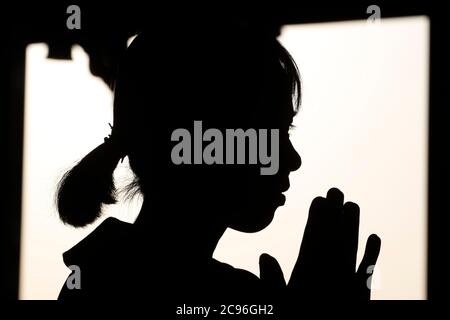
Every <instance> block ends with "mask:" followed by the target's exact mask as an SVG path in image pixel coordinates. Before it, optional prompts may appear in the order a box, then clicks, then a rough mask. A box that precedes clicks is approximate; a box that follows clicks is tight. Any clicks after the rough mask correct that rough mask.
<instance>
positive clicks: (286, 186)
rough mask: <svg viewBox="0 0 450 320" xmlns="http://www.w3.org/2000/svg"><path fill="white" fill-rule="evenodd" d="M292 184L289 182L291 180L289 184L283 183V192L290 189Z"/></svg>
mask: <svg viewBox="0 0 450 320" xmlns="http://www.w3.org/2000/svg"><path fill="white" fill-rule="evenodd" d="M290 186H291V185H290V184H289V182H288V183H287V184H285V185H283V186H282V187H281V192H285V191H288V190H289V188H290Z"/></svg>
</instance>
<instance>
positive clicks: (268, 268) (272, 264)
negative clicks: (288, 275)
mask: <svg viewBox="0 0 450 320" xmlns="http://www.w3.org/2000/svg"><path fill="white" fill-rule="evenodd" d="M259 273H260V278H261V280H262V281H263V282H264V283H265V284H266V285H267V286H268V288H270V289H283V288H284V287H286V281H285V279H284V275H283V271H282V270H281V267H280V265H279V264H278V261H277V260H276V259H275V258H274V257H272V256H270V255H268V254H267V253H263V254H262V255H261V256H260V257H259Z"/></svg>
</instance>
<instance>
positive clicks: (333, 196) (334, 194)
mask: <svg viewBox="0 0 450 320" xmlns="http://www.w3.org/2000/svg"><path fill="white" fill-rule="evenodd" d="M327 199H328V201H329V202H330V204H331V205H332V206H334V207H342V205H343V204H344V194H343V193H342V191H341V190H339V189H338V188H331V189H330V190H328V193H327Z"/></svg>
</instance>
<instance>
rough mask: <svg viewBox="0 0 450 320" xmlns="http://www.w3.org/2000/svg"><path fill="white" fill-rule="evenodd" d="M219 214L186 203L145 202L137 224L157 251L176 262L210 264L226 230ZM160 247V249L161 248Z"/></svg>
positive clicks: (162, 200) (172, 201) (153, 198)
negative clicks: (180, 260) (176, 260)
mask: <svg viewBox="0 0 450 320" xmlns="http://www.w3.org/2000/svg"><path fill="white" fill-rule="evenodd" d="M219 216H220V214H219V212H211V210H210V209H207V208H202V207H201V206H200V205H197V206H196V205H195V204H192V203H186V202H185V201H174V200H173V199H170V201H164V199H162V198H157V197H152V199H147V200H146V199H145V197H144V202H143V205H142V209H141V212H140V213H139V216H138V218H137V220H136V222H135V225H136V227H137V228H138V229H139V230H140V231H141V234H142V235H143V236H144V238H145V239H146V240H150V243H151V244H152V246H156V247H157V248H155V249H156V251H154V252H159V253H160V254H162V255H167V254H168V255H169V256H170V257H172V258H175V259H189V260H190V261H204V262H206V261H209V260H210V259H211V258H212V255H213V253H214V250H215V248H216V246H217V243H218V242H219V240H220V238H221V237H222V235H223V233H224V232H225V230H226V225H225V224H223V223H220V222H219V219H217V217H219ZM158 246H160V248H159V247H158Z"/></svg>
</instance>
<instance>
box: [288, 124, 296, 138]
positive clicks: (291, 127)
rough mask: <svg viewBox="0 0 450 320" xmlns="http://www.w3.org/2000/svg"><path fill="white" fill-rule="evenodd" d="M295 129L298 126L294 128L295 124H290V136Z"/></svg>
mask: <svg viewBox="0 0 450 320" xmlns="http://www.w3.org/2000/svg"><path fill="white" fill-rule="evenodd" d="M295 128H296V126H294V125H293V124H290V125H289V131H288V133H289V136H290V135H291V134H292V131H294V130H295Z"/></svg>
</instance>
